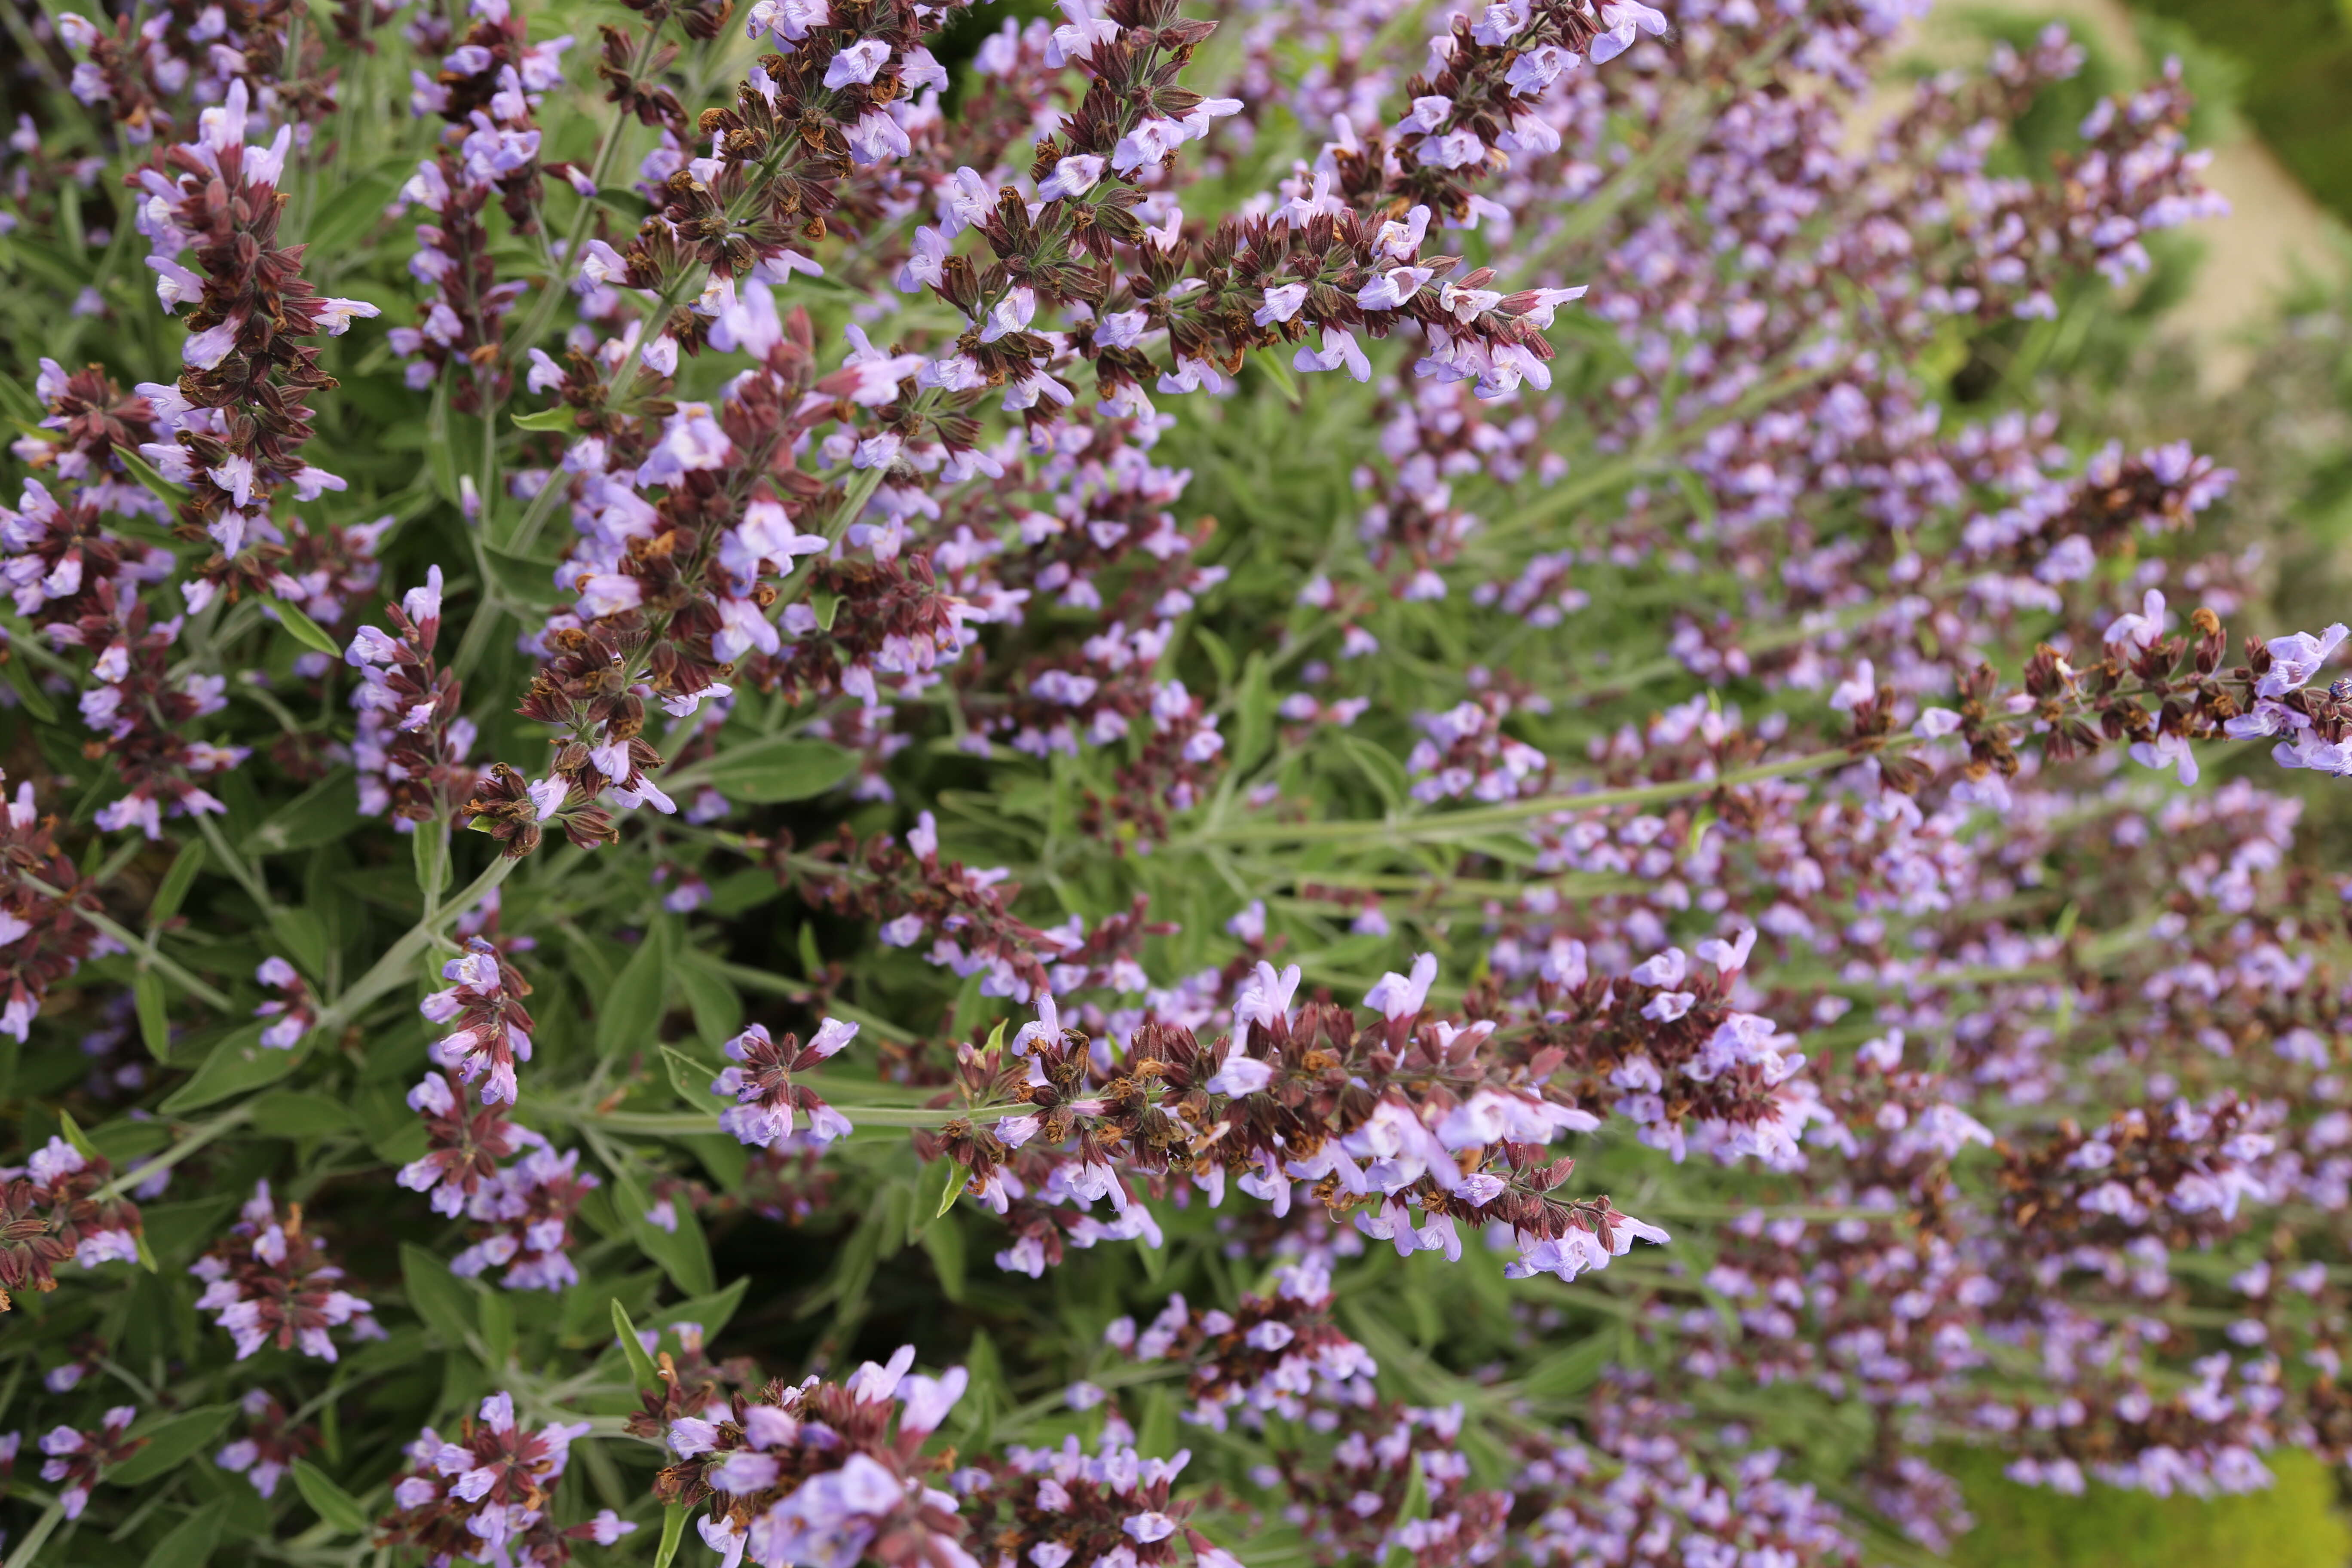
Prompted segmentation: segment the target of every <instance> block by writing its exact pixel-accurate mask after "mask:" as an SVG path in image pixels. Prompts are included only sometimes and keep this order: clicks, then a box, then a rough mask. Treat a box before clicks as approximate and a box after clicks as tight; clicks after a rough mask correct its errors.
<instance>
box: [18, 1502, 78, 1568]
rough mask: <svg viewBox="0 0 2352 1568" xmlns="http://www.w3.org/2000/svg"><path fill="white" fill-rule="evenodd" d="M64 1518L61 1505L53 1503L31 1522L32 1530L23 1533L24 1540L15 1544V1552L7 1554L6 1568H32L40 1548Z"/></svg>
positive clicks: (64, 1513) (63, 1508)
mask: <svg viewBox="0 0 2352 1568" xmlns="http://www.w3.org/2000/svg"><path fill="white" fill-rule="evenodd" d="M65 1517H66V1510H65V1505H64V1504H63V1503H58V1502H53V1503H51V1504H49V1506H48V1507H47V1509H45V1510H42V1513H41V1517H40V1518H39V1519H37V1520H36V1521H33V1528H32V1529H30V1530H28V1531H26V1532H25V1539H24V1540H22V1541H20V1542H17V1543H16V1551H14V1552H10V1553H8V1563H7V1568H32V1563H33V1559H34V1558H36V1557H37V1556H39V1555H40V1552H41V1548H42V1547H43V1546H44V1545H46V1544H47V1542H48V1539H49V1537H50V1536H51V1535H53V1534H55V1533H56V1532H57V1528H58V1525H59V1524H60V1523H61V1522H63V1521H64V1520H65Z"/></svg>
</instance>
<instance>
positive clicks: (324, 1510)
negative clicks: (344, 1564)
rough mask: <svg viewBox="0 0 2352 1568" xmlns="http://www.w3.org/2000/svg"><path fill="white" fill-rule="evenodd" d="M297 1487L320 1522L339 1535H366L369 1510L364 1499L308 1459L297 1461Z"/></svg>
mask: <svg viewBox="0 0 2352 1568" xmlns="http://www.w3.org/2000/svg"><path fill="white" fill-rule="evenodd" d="M294 1485H295V1487H296V1488H297V1489H299V1491H300V1492H301V1494H302V1500H303V1501H304V1502H307V1503H309V1504H310V1509H311V1511H312V1512H314V1513H316V1514H317V1515H318V1516H319V1521H320V1523H322V1524H324V1525H325V1526H326V1527H327V1528H328V1529H330V1530H331V1531H334V1532H335V1533H336V1534H337V1535H363V1534H365V1533H366V1532H367V1529H368V1515H367V1510H366V1509H364V1508H362V1507H361V1506H360V1500H359V1499H357V1498H355V1497H353V1496H352V1494H351V1493H349V1492H347V1491H345V1490H344V1489H342V1488H341V1487H340V1486H338V1485H337V1484H336V1483H335V1479H334V1478H333V1477H332V1476H330V1475H329V1474H327V1472H326V1471H324V1470H322V1469H320V1468H319V1467H318V1466H316V1465H314V1464H312V1463H310V1460H308V1459H297V1460H295V1461H294Z"/></svg>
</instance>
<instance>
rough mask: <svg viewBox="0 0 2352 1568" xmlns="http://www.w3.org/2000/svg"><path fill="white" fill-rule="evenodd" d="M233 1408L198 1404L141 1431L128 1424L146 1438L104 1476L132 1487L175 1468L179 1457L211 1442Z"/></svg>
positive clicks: (178, 1465)
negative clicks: (132, 1452) (145, 1441)
mask: <svg viewBox="0 0 2352 1568" xmlns="http://www.w3.org/2000/svg"><path fill="white" fill-rule="evenodd" d="M235 1409H236V1405H198V1406H197V1407H196V1408H195V1409H194V1410H185V1411H182V1412H181V1413H180V1414H179V1415H167V1416H165V1417H163V1419H162V1420H161V1421H158V1422H156V1423H155V1424H154V1425H153V1426H149V1427H148V1428H147V1429H146V1430H144V1431H142V1430H140V1429H139V1427H137V1426H132V1427H131V1436H133V1437H144V1438H146V1439H147V1446H146V1447H143V1448H142V1449H140V1450H139V1451H138V1452H137V1453H135V1454H133V1455H131V1457H130V1458H127V1459H125V1460H123V1461H122V1463H121V1464H119V1465H117V1466H115V1467H114V1468H112V1469H110V1470H108V1471H107V1472H106V1479H108V1480H110V1481H111V1482H113V1483H114V1484H115V1485H116V1486H120V1487H135V1486H138V1485H140V1484H141V1483H142V1482H144V1481H152V1480H153V1479H155V1478H156V1477H158V1476H161V1475H167V1474H169V1473H170V1472H171V1471H173V1470H175V1469H178V1468H180V1461H182V1460H183V1459H185V1458H187V1457H188V1456H189V1455H191V1454H193V1453H194V1452H195V1451H196V1450H197V1449H199V1448H201V1447H204V1446H205V1444H207V1443H209V1442H211V1441H212V1440H213V1438H214V1437H215V1436H217V1435H218V1434H219V1432H220V1429H221V1428H222V1427H223V1426H227V1425H228V1418H229V1414H230V1412H232V1411H234V1410H235Z"/></svg>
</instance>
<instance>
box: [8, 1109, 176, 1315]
mask: <svg viewBox="0 0 2352 1568" xmlns="http://www.w3.org/2000/svg"><path fill="white" fill-rule="evenodd" d="M112 1173H113V1168H112V1167H111V1166H110V1165H109V1164H108V1163H107V1162H106V1161H105V1160H104V1159H102V1158H100V1157H98V1156H96V1155H92V1154H86V1153H84V1152H82V1151H81V1150H80V1149H78V1148H76V1147H75V1146H74V1145H73V1144H71V1143H68V1142H66V1141H65V1140H64V1139H63V1138H51V1139H50V1140H49V1141H48V1142H47V1144H46V1145H44V1146H43V1147H41V1148H38V1149H36V1150H34V1151H33V1154H32V1158H31V1159H29V1160H27V1161H26V1163H24V1164H22V1165H0V1183H5V1186H0V1207H5V1214H6V1221H5V1225H0V1310H5V1308H6V1306H7V1305H8V1304H9V1298H10V1296H11V1295H12V1294H13V1293H14V1292H17V1291H23V1290H32V1291H49V1290H54V1289H57V1288H58V1279H57V1273H56V1269H57V1266H58V1264H61V1263H63V1262H65V1261H66V1260H67V1259H68V1258H70V1259H72V1260H73V1261H74V1262H75V1263H78V1264H79V1265H80V1266H81V1267H82V1268H98V1267H99V1266H100V1265H101V1264H106V1263H135V1262H137V1261H138V1260H139V1248H140V1231H141V1226H140V1221H139V1209H138V1205H135V1204H132V1203H131V1202H130V1201H128V1200H127V1199H124V1198H121V1197H119V1196H116V1195H115V1194H114V1184H113V1183H112V1182H110V1180H108V1178H109V1177H110V1175H112Z"/></svg>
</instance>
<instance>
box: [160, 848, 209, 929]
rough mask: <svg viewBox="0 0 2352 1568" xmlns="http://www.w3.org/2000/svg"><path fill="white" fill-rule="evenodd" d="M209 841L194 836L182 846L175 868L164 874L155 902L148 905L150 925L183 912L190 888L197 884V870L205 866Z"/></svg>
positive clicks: (173, 866) (173, 865) (173, 863)
mask: <svg viewBox="0 0 2352 1568" xmlns="http://www.w3.org/2000/svg"><path fill="white" fill-rule="evenodd" d="M204 868H205V841H204V840H203V839H201V838H191V839H189V840H188V842H187V843H186V845H185V846H184V847H182V848H181V850H180V853H179V857H178V858H176V859H174V860H173V862H172V868H171V869H170V870H168V871H166V872H164V873H163V881H162V882H161V883H159V884H157V886H156V889H155V898H154V901H153V902H152V903H150V904H149V905H148V906H147V923H148V924H149V925H151V926H160V925H162V924H163V922H164V921H167V920H170V919H171V918H172V917H173V915H176V914H178V913H179V912H180V905H181V904H182V903H184V901H186V900H187V897H188V889H190V888H193V887H194V886H195V885H196V873H197V872H199V871H201V870H203V869H204Z"/></svg>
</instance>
